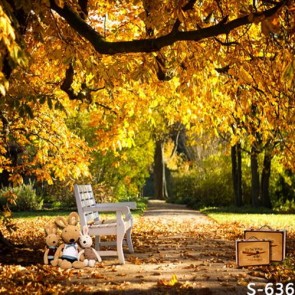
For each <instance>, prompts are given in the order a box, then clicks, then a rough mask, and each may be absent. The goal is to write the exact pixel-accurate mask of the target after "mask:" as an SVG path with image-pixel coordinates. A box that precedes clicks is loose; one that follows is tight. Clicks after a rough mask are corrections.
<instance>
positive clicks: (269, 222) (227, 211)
mask: <svg viewBox="0 0 295 295" xmlns="http://www.w3.org/2000/svg"><path fill="white" fill-rule="evenodd" d="M234 210H235V211H236V212H233V211H234ZM234 210H233V208H231V207H229V208H205V209H202V210H201V211H202V212H203V213H205V214H207V215H208V216H209V217H210V218H212V219H214V220H216V221H217V222H218V223H220V224H226V223H240V224H241V225H243V226H244V227H245V228H250V227H253V228H260V227H262V226H268V227H271V228H272V229H285V230H287V231H292V232H295V214H278V213H274V212H272V211H271V210H269V209H261V208H258V209H253V208H250V209H249V208H248V209H247V208H235V209H234Z"/></svg>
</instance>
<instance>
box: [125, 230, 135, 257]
mask: <svg viewBox="0 0 295 295" xmlns="http://www.w3.org/2000/svg"><path fill="white" fill-rule="evenodd" d="M131 232H132V229H131V227H130V228H129V229H128V230H127V231H126V240H127V245H128V249H129V253H134V249H133V244H132V238H131Z"/></svg>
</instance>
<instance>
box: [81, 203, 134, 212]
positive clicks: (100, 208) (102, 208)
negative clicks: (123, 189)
mask: <svg viewBox="0 0 295 295" xmlns="http://www.w3.org/2000/svg"><path fill="white" fill-rule="evenodd" d="M114 205H115V204H112V206H110V204H96V205H95V206H89V207H84V208H83V211H84V212H122V213H124V214H130V209H129V207H128V206H122V205H119V206H114Z"/></svg>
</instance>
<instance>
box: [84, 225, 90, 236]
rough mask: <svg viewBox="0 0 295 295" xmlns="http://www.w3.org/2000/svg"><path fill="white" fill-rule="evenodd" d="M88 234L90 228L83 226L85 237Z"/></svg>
mask: <svg viewBox="0 0 295 295" xmlns="http://www.w3.org/2000/svg"><path fill="white" fill-rule="evenodd" d="M88 232H89V230H88V226H87V225H84V226H83V235H88Z"/></svg>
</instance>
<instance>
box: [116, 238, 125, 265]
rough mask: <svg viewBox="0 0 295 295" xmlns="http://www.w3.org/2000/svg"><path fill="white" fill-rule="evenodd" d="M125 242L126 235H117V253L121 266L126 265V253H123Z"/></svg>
mask: <svg viewBox="0 0 295 295" xmlns="http://www.w3.org/2000/svg"><path fill="white" fill-rule="evenodd" d="M123 240H124V235H123V234H122V233H120V234H118V235H117V253H118V259H119V261H120V263H121V264H125V258H124V252H123Z"/></svg>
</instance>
